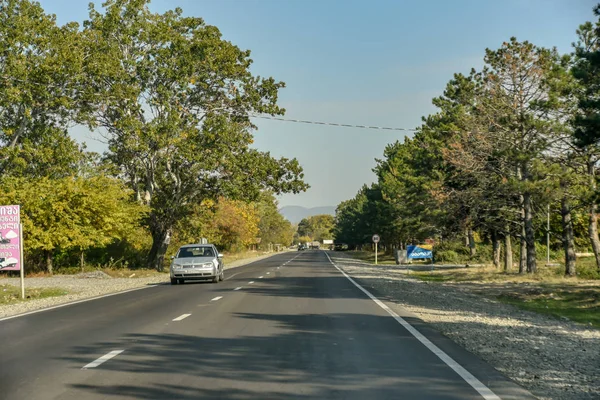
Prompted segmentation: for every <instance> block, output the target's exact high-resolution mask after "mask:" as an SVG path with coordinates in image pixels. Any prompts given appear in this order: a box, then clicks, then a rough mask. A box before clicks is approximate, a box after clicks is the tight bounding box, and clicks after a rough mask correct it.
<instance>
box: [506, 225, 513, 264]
mask: <svg viewBox="0 0 600 400" xmlns="http://www.w3.org/2000/svg"><path fill="white" fill-rule="evenodd" d="M506 232H507V233H506V234H505V235H504V272H508V271H510V270H511V269H512V266H513V259H512V256H513V255H512V243H511V240H510V234H509V233H508V232H509V231H508V229H507V230H506Z"/></svg>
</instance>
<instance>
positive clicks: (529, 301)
mask: <svg viewBox="0 0 600 400" xmlns="http://www.w3.org/2000/svg"><path fill="white" fill-rule="evenodd" d="M348 253H349V256H350V257H352V258H355V259H359V260H362V261H367V262H373V261H374V254H373V253H371V252H365V251H363V252H359V251H353V252H348ZM382 259H383V260H384V263H389V264H393V263H394V259H393V256H391V255H386V256H383V257H382ZM545 264H546V263H545V262H543V263H540V264H539V265H538V272H537V273H536V274H523V275H521V274H519V273H518V270H517V269H513V270H511V271H508V272H504V271H503V270H502V269H501V268H500V269H497V268H495V267H493V266H491V265H484V266H477V267H467V268H457V269H437V270H433V271H414V270H404V271H400V270H399V271H398V273H402V274H407V275H408V276H410V277H412V278H417V279H420V280H423V281H427V282H432V283H447V284H457V285H460V286H461V287H468V288H469V289H470V290H472V291H473V292H474V293H477V294H479V295H481V296H485V297H488V298H492V299H497V300H498V301H501V302H503V303H507V304H511V305H514V306H516V307H519V308H521V309H524V310H528V311H533V312H537V313H540V314H546V315H551V316H554V317H556V318H559V319H568V320H571V321H574V322H577V323H581V324H585V325H587V326H591V327H594V328H600V282H599V280H598V279H599V278H600V277H599V276H598V271H597V268H596V262H595V259H594V258H593V257H581V258H579V259H578V260H577V267H576V268H577V276H576V277H565V275H564V267H563V266H562V265H558V266H556V265H550V266H547V265H545ZM413 265H415V266H417V265H418V264H413Z"/></svg>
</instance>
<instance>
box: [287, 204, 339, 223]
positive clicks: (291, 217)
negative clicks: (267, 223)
mask: <svg viewBox="0 0 600 400" xmlns="http://www.w3.org/2000/svg"><path fill="white" fill-rule="evenodd" d="M279 212H280V213H281V215H283V216H284V217H285V219H287V220H288V221H290V222H291V223H292V224H297V223H298V222H300V221H302V219H303V218H308V217H312V216H313V215H320V214H329V215H335V207H332V206H325V207H313V208H306V207H300V206H285V207H281V208H280V209H279Z"/></svg>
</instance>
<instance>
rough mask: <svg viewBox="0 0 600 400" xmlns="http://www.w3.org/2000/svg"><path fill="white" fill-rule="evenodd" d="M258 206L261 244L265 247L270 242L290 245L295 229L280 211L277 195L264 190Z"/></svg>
mask: <svg viewBox="0 0 600 400" xmlns="http://www.w3.org/2000/svg"><path fill="white" fill-rule="evenodd" d="M256 208H257V212H258V217H259V221H258V230H259V233H258V236H259V237H260V239H261V240H260V246H261V247H263V248H264V247H266V246H269V245H270V244H283V245H285V246H287V245H290V244H291V243H292V241H293V238H294V232H295V230H294V229H293V227H292V224H291V223H290V221H288V220H287V219H285V218H284V217H283V215H281V213H279V211H278V206H277V200H276V199H275V196H273V194H272V193H271V192H268V191H265V192H263V193H262V195H261V197H260V199H259V201H258V202H257V203H256Z"/></svg>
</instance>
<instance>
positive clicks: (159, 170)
mask: <svg viewBox="0 0 600 400" xmlns="http://www.w3.org/2000/svg"><path fill="white" fill-rule="evenodd" d="M147 3H148V1H147V0H109V1H107V2H106V3H105V8H104V13H100V12H99V11H97V10H96V9H95V8H94V7H93V6H92V7H91V8H90V19H89V20H88V21H86V22H85V24H84V26H85V31H84V35H85V38H86V41H87V43H88V45H89V48H90V49H92V50H91V51H92V52H93V54H92V57H90V58H88V61H87V63H86V64H85V71H86V73H87V75H88V77H89V78H88V80H89V82H90V83H89V85H88V86H87V87H86V88H85V91H84V93H83V94H82V95H81V97H82V103H83V104H86V107H84V108H83V111H84V112H85V115H86V116H87V120H88V121H89V125H90V127H92V128H95V127H101V128H104V130H105V131H106V132H107V140H108V144H109V149H110V151H109V158H110V159H111V160H112V161H113V162H114V163H115V164H116V165H118V166H119V167H120V175H121V176H122V177H123V178H125V179H126V180H127V181H128V182H129V184H130V186H131V188H132V189H133V190H134V192H135V193H136V198H137V199H138V200H139V201H140V202H143V203H144V204H147V205H148V206H149V207H150V209H151V211H150V217H149V228H150V232H151V234H152V238H153V245H152V249H151V250H150V254H149V257H148V266H150V267H153V268H156V269H158V270H161V269H162V268H163V259H164V254H165V252H166V250H167V247H168V243H169V238H170V236H171V233H172V230H173V227H174V226H175V225H176V224H177V222H178V221H180V220H181V219H182V218H184V217H185V216H186V215H187V214H188V213H189V211H190V209H191V207H193V205H194V204H198V203H200V202H202V201H203V200H205V199H217V198H218V197H228V198H231V199H242V200H255V199H257V198H258V197H259V195H260V193H261V191H262V190H264V189H267V188H268V189H270V190H273V191H274V192H275V193H282V192H294V193H296V192H299V191H302V190H305V189H306V188H307V187H308V185H306V184H305V183H304V182H303V181H302V177H303V174H302V168H301V167H300V166H299V164H298V162H297V161H296V160H295V159H293V160H288V159H285V158H282V159H279V160H277V159H274V158H272V157H271V156H270V154H268V153H262V152H259V151H257V150H255V149H251V148H249V145H250V144H251V143H252V134H251V130H252V129H254V128H255V127H254V126H253V125H252V124H251V122H250V120H249V117H248V115H249V113H251V112H257V113H268V114H272V115H273V114H283V112H284V110H283V109H282V108H280V107H278V106H277V103H276V102H277V95H278V90H279V89H280V88H282V87H284V84H283V83H281V82H276V81H275V80H274V79H273V78H260V77H255V76H253V75H252V74H251V73H250V71H249V67H250V65H251V62H252V60H251V59H250V58H249V57H250V52H249V51H242V50H240V49H239V48H238V47H236V46H234V45H233V44H231V43H230V42H227V41H225V40H223V39H222V38H221V34H220V32H219V31H218V29H217V28H216V27H214V26H210V25H206V24H205V23H204V21H203V20H202V19H200V18H196V17H183V16H182V10H181V9H179V8H177V9H175V10H173V11H168V12H166V13H164V14H153V13H151V12H150V11H149V10H148V7H147Z"/></svg>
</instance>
